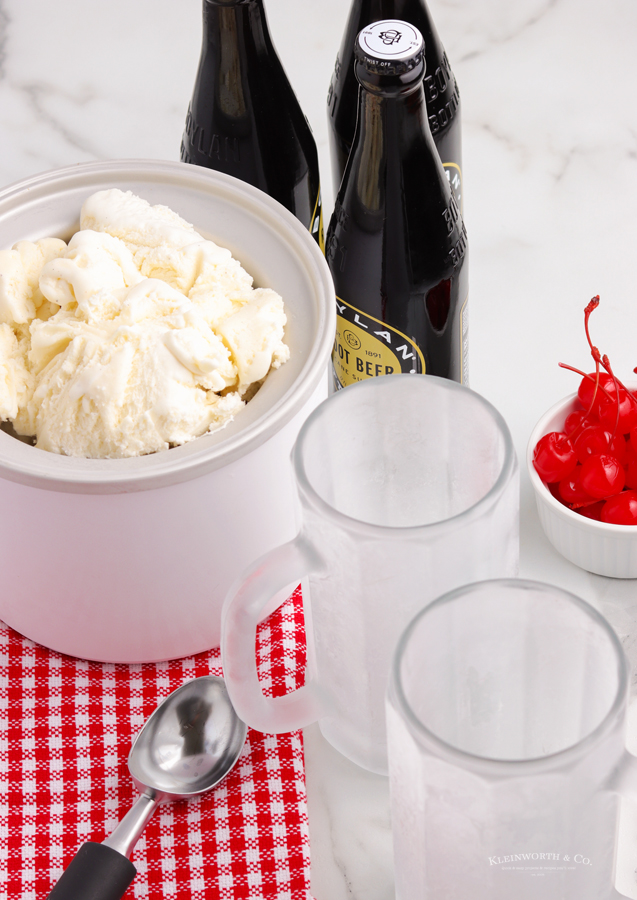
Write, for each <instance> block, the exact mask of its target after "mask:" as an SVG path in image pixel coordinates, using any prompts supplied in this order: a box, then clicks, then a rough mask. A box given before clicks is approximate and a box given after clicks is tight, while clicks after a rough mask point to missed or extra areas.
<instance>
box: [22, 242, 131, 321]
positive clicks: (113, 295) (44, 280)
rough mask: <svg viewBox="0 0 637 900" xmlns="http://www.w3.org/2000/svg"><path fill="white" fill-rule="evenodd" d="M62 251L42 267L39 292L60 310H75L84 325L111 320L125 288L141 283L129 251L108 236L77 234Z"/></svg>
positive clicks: (122, 244) (119, 305)
mask: <svg viewBox="0 0 637 900" xmlns="http://www.w3.org/2000/svg"><path fill="white" fill-rule="evenodd" d="M65 251H66V252H65V253H64V256H62V257H58V258H57V259H54V260H51V262H48V263H47V264H46V265H45V266H44V267H43V268H42V271H41V273H40V279H39V284H40V290H41V292H42V294H43V296H44V297H46V299H47V300H50V301H51V303H56V304H57V305H58V306H61V307H62V309H65V310H69V309H76V307H77V308H78V313H81V314H82V317H83V318H84V319H85V320H86V321H87V322H90V321H92V320H94V319H104V318H112V317H113V315H115V314H117V312H119V309H120V307H121V303H122V300H123V299H124V298H125V296H126V293H127V291H128V288H130V287H132V286H133V285H135V284H139V282H140V281H143V280H144V278H143V276H142V275H140V273H139V272H138V270H137V267H136V266H135V263H134V262H133V257H132V256H131V253H130V250H129V249H128V248H127V247H126V245H125V244H124V243H123V242H122V241H120V240H118V238H114V237H112V236H111V235H110V234H101V233H99V232H97V231H78V232H77V234H74V235H73V237H72V238H71V240H70V241H69V245H68V248H65Z"/></svg>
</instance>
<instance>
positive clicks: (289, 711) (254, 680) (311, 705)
mask: <svg viewBox="0 0 637 900" xmlns="http://www.w3.org/2000/svg"><path fill="white" fill-rule="evenodd" d="M323 569H324V566H323V562H322V560H321V558H320V557H319V555H318V553H317V552H316V550H315V549H314V548H313V547H312V546H311V544H309V542H308V541H307V540H306V539H305V538H304V537H303V536H302V535H300V534H299V535H297V537H296V538H295V539H294V540H293V541H289V542H288V543H287V544H282V545H281V546H280V547H277V548H276V549H274V550H271V551H270V552H269V553H266V554H265V555H264V556H262V557H261V558H260V559H258V560H257V561H256V562H255V563H253V564H252V565H251V566H250V567H249V568H247V569H246V570H245V571H244V573H243V575H242V576H241V579H240V581H239V582H235V584H234V585H233V587H232V588H231V589H230V592H229V594H228V596H227V597H226V600H225V603H224V606H223V611H222V614H221V660H222V664H223V675H224V679H225V682H226V687H227V688H228V694H229V696H230V700H231V701H232V705H233V706H234V708H235V710H236V711H237V714H238V715H239V718H241V719H243V721H244V722H246V724H247V725H249V726H250V727H251V728H255V729H256V730H257V731H262V732H265V733H266V734H280V733H282V732H286V731H295V730H296V729H297V728H304V727H305V726H306V725H310V724H311V723H312V722H316V720H317V719H320V718H321V717H322V716H324V715H325V714H326V712H327V704H326V702H325V698H324V696H323V695H322V692H321V689H320V687H319V685H318V684H317V682H316V681H315V680H310V681H307V682H306V684H305V685H304V686H303V687H301V688H298V689H297V690H296V691H294V692H293V693H291V694H287V695H285V696H284V697H266V696H265V695H264V693H263V691H262V690H261V684H260V682H259V676H258V674H257V660H256V652H255V648H256V636H257V625H258V624H259V622H260V621H261V619H262V618H263V613H264V611H265V610H266V608H267V606H268V604H269V603H270V601H271V600H272V598H273V597H274V595H275V594H276V593H277V592H278V591H281V590H282V589H283V588H284V587H286V586H287V585H289V584H291V583H293V582H294V583H298V582H299V581H300V580H301V579H302V578H303V577H305V576H307V575H309V574H310V573H320V572H321V571H323ZM308 643H309V642H308ZM309 650H310V648H309V646H308V655H309ZM308 668H309V667H308Z"/></svg>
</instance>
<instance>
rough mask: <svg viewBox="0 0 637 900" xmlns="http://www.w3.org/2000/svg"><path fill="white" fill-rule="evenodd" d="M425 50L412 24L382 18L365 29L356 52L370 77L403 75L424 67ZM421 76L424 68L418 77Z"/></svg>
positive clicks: (357, 41) (420, 37)
mask: <svg viewBox="0 0 637 900" xmlns="http://www.w3.org/2000/svg"><path fill="white" fill-rule="evenodd" d="M424 47H425V42H424V40H423V37H422V34H421V33H420V32H419V31H418V29H417V28H415V27H414V26H413V25H410V24H409V23H408V22H403V21H401V20H400V19H382V20H381V21H380V22H372V23H371V25H368V26H367V27H366V28H363V30H362V31H361V32H360V33H359V35H358V38H357V39H356V45H355V48H354V52H355V55H356V59H357V61H358V62H359V63H361V64H362V65H363V66H364V68H365V69H366V70H367V72H369V73H370V74H371V75H377V76H378V75H379V76H383V75H388V76H403V75H406V74H407V73H409V72H411V71H412V70H414V69H417V68H418V67H420V66H422V65H423V62H424ZM414 74H415V73H414ZM422 74H424V67H423V71H422V73H421V72H419V73H418V76H420V75H422Z"/></svg>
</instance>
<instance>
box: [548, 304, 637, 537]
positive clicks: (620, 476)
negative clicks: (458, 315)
mask: <svg viewBox="0 0 637 900" xmlns="http://www.w3.org/2000/svg"><path fill="white" fill-rule="evenodd" d="M598 306H599V297H598V296H597V297H593V299H592V300H591V301H590V303H589V304H588V305H587V306H586V308H585V310H584V331H585V333H586V340H587V342H588V346H589V348H590V352H591V356H592V358H593V361H594V363H595V371H594V372H583V371H581V369H576V368H574V367H573V366H569V365H567V364H566V363H560V366H561V367H562V368H565V369H570V370H571V371H573V372H576V373H577V374H579V375H580V376H581V381H580V385H579V389H578V392H577V394H578V398H579V400H580V402H581V404H582V405H581V408H579V409H575V410H573V411H572V412H571V413H570V414H569V415H568V416H567V418H566V422H565V423H564V430H563V431H552V432H550V433H549V434H545V435H544V436H543V437H542V438H540V440H539V441H538V443H537V444H536V446H535V449H534V454H533V464H534V466H535V469H536V471H537V473H538V474H539V476H540V478H542V480H543V481H544V482H545V483H546V484H547V485H548V486H549V489H550V491H551V493H552V494H553V496H554V497H556V499H558V500H559V501H560V502H561V503H564V505H565V506H568V507H569V508H570V509H572V510H574V511H576V512H578V513H580V515H583V516H586V517H588V518H593V519H597V520H599V521H603V522H610V523H614V524H619V525H637V399H636V398H635V396H634V394H633V393H632V391H629V390H628V388H626V387H625V385H623V384H622V383H621V381H620V380H619V379H618V378H617V376H616V375H615V373H614V372H613V369H612V367H611V364H610V361H609V359H608V356H606V355H604V356H602V355H601V353H600V352H599V350H598V349H597V347H595V345H594V344H593V342H592V340H591V336H590V331H589V320H590V317H591V314H592V312H593V310H595V309H597V307H598ZM634 371H635V372H637V368H636V369H635V370H634Z"/></svg>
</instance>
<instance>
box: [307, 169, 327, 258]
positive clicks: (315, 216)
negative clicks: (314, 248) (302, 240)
mask: <svg viewBox="0 0 637 900" xmlns="http://www.w3.org/2000/svg"><path fill="white" fill-rule="evenodd" d="M310 234H311V235H312V237H313V238H314V240H315V241H316V243H317V244H318V245H319V247H320V248H321V253H323V254H325V233H324V231H323V205H322V203H321V187H320V185H319V189H318V194H317V195H316V203H315V204H314V211H313V213H312V218H311V219H310Z"/></svg>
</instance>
